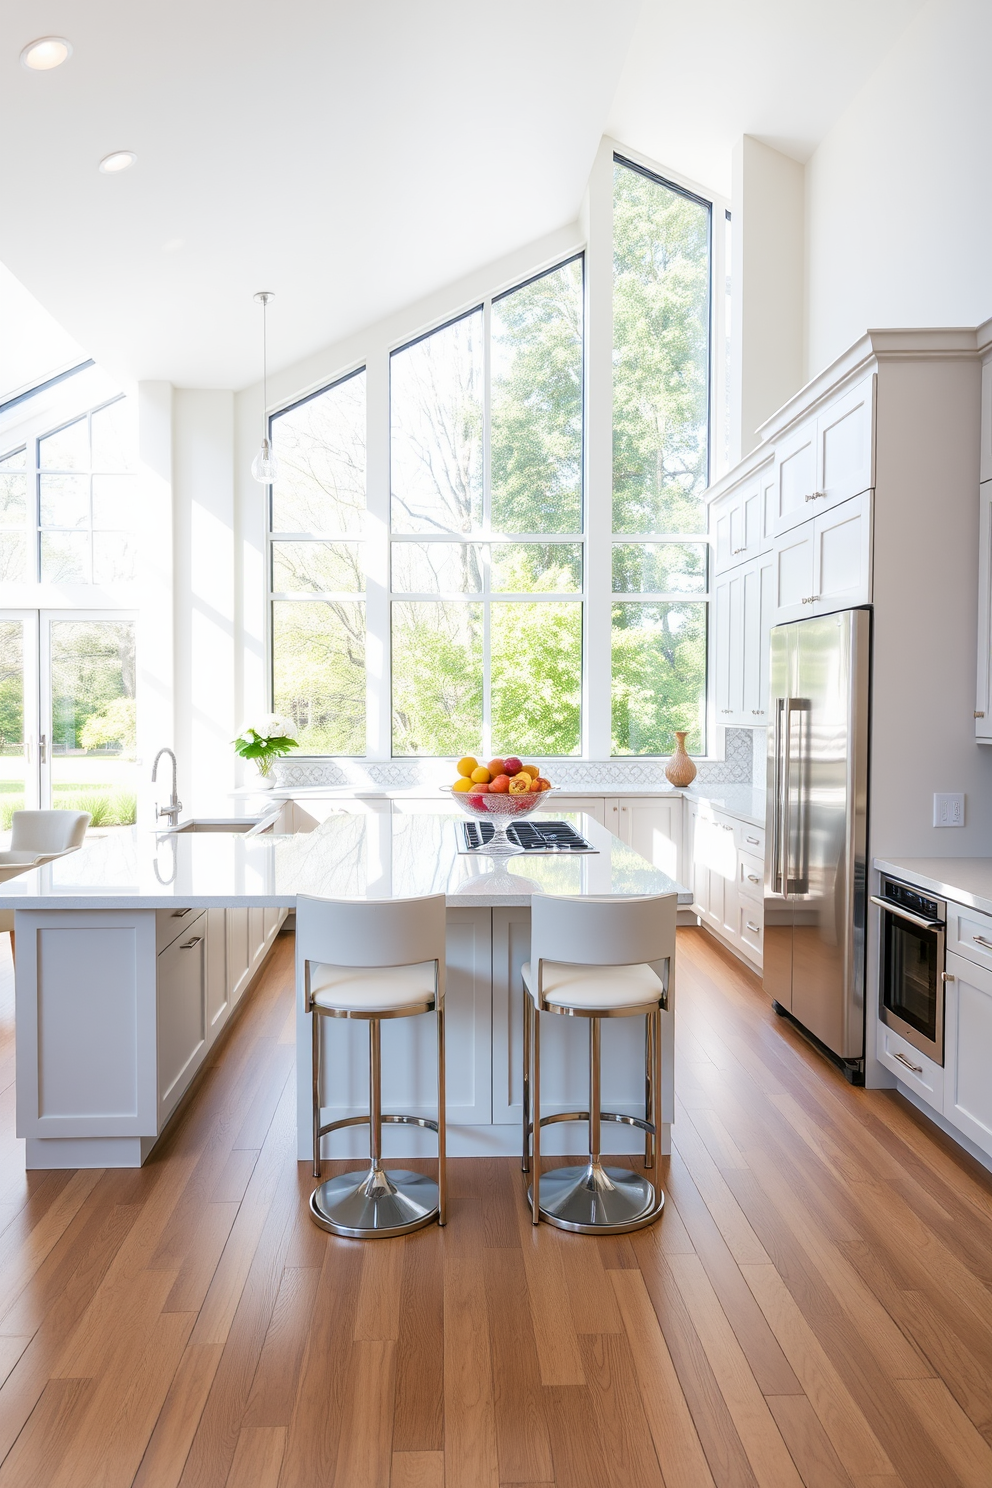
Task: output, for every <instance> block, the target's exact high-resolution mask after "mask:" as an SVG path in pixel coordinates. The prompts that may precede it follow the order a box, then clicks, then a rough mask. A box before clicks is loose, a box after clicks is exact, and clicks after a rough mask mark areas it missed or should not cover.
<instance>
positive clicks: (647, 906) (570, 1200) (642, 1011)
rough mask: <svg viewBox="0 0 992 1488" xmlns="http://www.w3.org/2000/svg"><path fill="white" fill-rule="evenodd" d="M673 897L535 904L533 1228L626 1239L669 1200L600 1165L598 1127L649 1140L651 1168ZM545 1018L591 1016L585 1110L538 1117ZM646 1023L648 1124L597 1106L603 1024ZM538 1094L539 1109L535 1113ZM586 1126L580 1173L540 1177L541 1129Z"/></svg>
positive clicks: (529, 1047)
mask: <svg viewBox="0 0 992 1488" xmlns="http://www.w3.org/2000/svg"><path fill="white" fill-rule="evenodd" d="M676 904H677V896H676V895H675V894H658V895H651V896H650V897H647V896H646V897H643V898H637V899H621V898H609V899H607V898H579V897H574V898H570V897H562V898H550V897H546V896H545V895H543V894H535V895H534V897H533V899H532V901H531V953H530V960H529V961H528V962H527V963H526V965H525V966H524V967H523V973H522V975H523V985H524V997H523V1004H524V1098H523V1170H524V1172H525V1173H528V1172H530V1154H531V1147H532V1145H533V1160H534V1176H533V1179H532V1182H531V1186H530V1189H529V1190H528V1194H527V1197H528V1200H529V1202H530V1206H531V1217H532V1220H533V1222H534V1224H538V1223H539V1221H540V1220H541V1219H544V1220H546V1221H547V1223H548V1224H552V1225H556V1226H557V1227H558V1228H559V1229H561V1230H574V1231H577V1232H578V1233H579V1234H580V1235H621V1234H625V1233H626V1232H627V1231H628V1230H639V1229H642V1228H643V1227H644V1226H645V1225H649V1224H652V1223H653V1222H654V1220H656V1219H657V1218H658V1215H659V1214H660V1213H661V1210H662V1206H663V1204H664V1202H665V1195H664V1193H663V1192H662V1189H661V1185H660V1184H657V1185H655V1184H653V1183H651V1182H650V1180H649V1179H647V1178H642V1177H640V1176H639V1175H638V1174H636V1173H634V1172H632V1171H631V1170H630V1169H629V1168H606V1167H604V1166H603V1164H602V1162H601V1160H600V1151H599V1148H600V1123H601V1122H603V1121H619V1122H623V1123H624V1124H626V1125H628V1126H636V1127H640V1128H641V1130H642V1131H643V1132H644V1133H645V1139H644V1166H645V1168H653V1167H654V1165H655V1161H656V1157H657V1154H658V1150H659V1148H658V1142H659V1137H660V1132H661V1014H662V1012H663V1011H664V1010H665V1009H666V1008H667V1006H668V995H669V989H670V987H671V983H672V970H673V967H674V959H675V916H676ZM541 1013H558V1014H560V1015H561V1016H563V1017H566V1018H588V1019H589V1109H588V1111H567V1112H562V1113H561V1114H560V1115H554V1116H542V1115H541V1016H540V1015H541ZM637 1016H641V1017H643V1018H644V1019H645V1028H644V1069H645V1100H644V1119H643V1120H641V1119H640V1118H639V1117H636V1116H624V1115H620V1114H618V1113H616V1112H614V1111H603V1110H601V1109H600V1104H601V1095H600V1076H601V1067H600V1060H601V1035H602V1028H601V1020H602V1019H603V1018H631V1017H637ZM532 1097H533V1111H532V1109H531V1105H532ZM559 1121H587V1122H588V1123H589V1158H588V1161H587V1162H586V1163H585V1164H584V1165H583V1166H582V1167H568V1168H553V1169H551V1170H549V1171H548V1172H547V1173H545V1174H544V1175H543V1176H542V1174H541V1128H542V1127H545V1126H550V1125H552V1124H553V1123H555V1122H559Z"/></svg>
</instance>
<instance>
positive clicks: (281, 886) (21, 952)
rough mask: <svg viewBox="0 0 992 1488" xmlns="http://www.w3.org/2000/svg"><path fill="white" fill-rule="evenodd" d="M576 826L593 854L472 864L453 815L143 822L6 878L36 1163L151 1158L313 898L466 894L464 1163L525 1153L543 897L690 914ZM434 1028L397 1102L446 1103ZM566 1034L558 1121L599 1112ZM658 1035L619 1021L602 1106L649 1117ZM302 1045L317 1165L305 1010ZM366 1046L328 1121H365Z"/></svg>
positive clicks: (390, 1062) (406, 1133) (331, 1048)
mask: <svg viewBox="0 0 992 1488" xmlns="http://www.w3.org/2000/svg"><path fill="white" fill-rule="evenodd" d="M308 804H310V803H308ZM562 816H563V818H564V819H566V820H571V821H572V822H573V823H574V824H575V825H576V827H577V828H578V830H579V831H580V832H581V833H582V835H583V836H584V837H586V838H587V840H588V841H589V843H590V845H591V846H592V847H593V848H595V849H596V851H595V852H594V853H592V854H589V855H581V856H578V855H576V856H569V855H567V854H555V855H552V856H547V857H545V856H539V857H529V856H528V857H527V858H526V860H524V859H523V858H520V857H518V858H513V859H510V860H509V861H508V862H505V863H503V864H501V865H497V864H495V863H494V861H493V860H492V859H490V858H488V857H480V856H466V855H464V854H462V853H460V852H459V837H458V835H457V829H458V826H459V823H460V821H461V818H460V817H459V816H456V815H453V814H451V813H450V812H443V811H439V812H437V813H436V814H435V813H430V814H426V813H417V814H411V815H402V814H391V813H390V814H387V813H381V812H372V813H352V812H346V811H337V810H332V811H330V812H329V814H327V815H326V816H325V817H324V819H323V820H320V821H318V820H316V819H315V818H314V816H313V815H312V814H310V813H308V812H300V813H299V814H298V817H297V820H298V821H299V820H305V821H306V823H307V825H309V826H310V828H311V829H310V830H298V831H294V832H285V833H279V832H274V831H269V832H262V833H259V834H248V833H245V832H243V831H230V832H225V831H207V832H202V833H201V832H190V833H182V832H178V833H172V832H168V833H153V832H148V831H144V830H142V829H140V828H134V829H132V830H131V831H130V832H128V833H121V834H116V835H113V836H108V837H105V838H102V839H95V840H93V841H91V842H89V843H87V844H86V845H85V846H84V847H83V848H82V849H81V850H80V851H79V852H77V853H73V854H72V855H71V856H70V857H69V858H65V859H60V860H58V861H56V862H54V863H50V864H46V865H44V866H42V867H40V868H37V869H34V870H32V871H30V872H29V873H26V874H23V875H22V876H20V877H18V878H15V879H11V880H9V881H8V882H6V883H3V884H2V885H0V907H2V908H12V909H14V910H15V911H16V934H17V973H16V1017H17V1132H18V1135H19V1136H22V1137H24V1138H25V1139H26V1161H27V1166H28V1167H38V1168H52V1167H56V1168H64V1167H69V1168H81V1167H134V1166H139V1165H140V1164H141V1163H142V1162H143V1161H144V1160H145V1158H146V1157H147V1155H148V1153H149V1152H150V1151H151V1149H152V1147H153V1146H154V1143H155V1142H156V1141H157V1139H158V1137H159V1135H160V1134H161V1132H162V1130H163V1129H164V1127H165V1124H166V1122H167V1121H168V1120H169V1118H170V1116H171V1115H172V1114H173V1112H174V1111H175V1108H176V1106H177V1104H178V1103H179V1101H180V1099H181V1098H182V1095H183V1094H184V1093H185V1091H186V1090H187V1089H188V1087H189V1085H190V1083H191V1081H192V1080H193V1078H194V1076H195V1074H196V1072H197V1070H198V1069H199V1068H200V1066H201V1065H202V1063H203V1061H204V1059H205V1057H206V1055H207V1052H208V1051H209V1049H210V1047H211V1045H212V1043H213V1042H214V1041H215V1040H216V1038H217V1037H218V1036H219V1035H220V1033H221V1032H222V1030H223V1028H224V1026H225V1025H226V1024H227V1022H228V1021H229V1020H230V1018H231V1016H232V1015H233V1013H234V1011H235V1008H236V1004H237V999H238V997H239V996H240V995H241V992H243V990H244V988H245V986H246V985H247V982H248V980H250V976H251V974H253V971H254V970H257V967H258V965H259V964H260V962H261V959H262V958H263V957H264V955H265V953H266V951H267V949H268V947H269V946H270V945H271V943H272V941H273V939H274V938H275V935H276V934H277V933H278V930H279V926H280V924H281V922H282V920H283V919H284V918H285V915H286V913H287V912H289V911H291V910H292V909H293V908H294V906H295V903H296V896H297V895H298V894H315V895H321V896H327V897H332V898H354V899H386V898H390V897H393V896H395V897H397V898H406V897H410V896H413V895H418V894H431V893H444V894H445V895H446V898H447V904H448V937H447V939H448V958H447V1000H446V1008H447V1032H448V1061H447V1080H448V1122H449V1127H448V1132H449V1136H448V1149H449V1152H450V1153H451V1155H452V1156H468V1155H483V1154H486V1155H495V1154H500V1153H510V1152H514V1151H516V1150H517V1147H518V1145H519V1140H520V1138H519V1123H520V1119H521V1112H520V1065H521V1058H522V1053H521V1047H520V1025H521V1005H520V996H521V991H520V976H519V969H520V966H521V965H522V963H523V962H524V961H525V960H526V959H527V956H528V954H529V941H530V900H531V896H532V895H533V894H534V893H535V892H544V893H552V894H556V893H557V894H588V895H600V894H618V895H636V894H663V893H676V894H678V897H679V902H680V903H681V904H688V903H689V902H690V900H691V895H690V894H689V891H688V890H687V889H684V888H682V887H681V886H680V885H679V884H677V883H676V882H674V881H673V880H672V879H671V878H669V877H668V876H667V875H666V874H664V873H662V872H661V871H660V870H658V869H656V868H653V867H652V866H651V865H650V864H649V863H647V862H646V861H645V859H643V858H642V857H640V856H639V854H637V853H636V852H635V851H634V850H633V849H632V848H631V847H629V846H628V845H626V844H625V843H623V842H621V841H620V840H619V838H617V837H615V836H613V835H612V834H611V833H610V832H608V831H607V830H606V829H605V828H604V827H602V826H600V825H599V824H598V823H597V822H595V821H594V820H592V818H590V817H588V816H585V815H582V814H581V813H562ZM281 824H283V825H285V824H286V818H284V820H283V823H281ZM246 927H247V929H246ZM232 957H233V958H234V965H233V966H232ZM246 957H247V961H246ZM673 980H674V979H673ZM239 987H240V991H238V992H237V995H235V989H236V988H239ZM297 995H298V997H299V993H298V994H297ZM672 1018H673V1013H672V1011H670V1012H669V1013H668V1014H667V1015H666V1017H665V1019H664V1022H665V1032H664V1051H663V1053H664V1069H665V1093H664V1102H665V1131H664V1132H663V1134H662V1143H663V1150H667V1148H668V1128H669V1127H670V1123H671V1119H672V1110H673V1092H672ZM430 1021H431V1020H429V1019H427V1018H424V1019H408V1020H407V1019H404V1020H400V1021H398V1022H397V1023H394V1024H392V1025H390V1026H389V1027H388V1030H384V1033H383V1089H384V1096H385V1100H386V1102H387V1109H388V1108H389V1107H392V1108H396V1107H402V1108H403V1109H404V1110H406V1111H407V1112H409V1113H411V1114H419V1113H420V1112H421V1111H423V1113H424V1114H430V1113H431V1111H432V1101H433V1089H434V1085H433V1082H434V1064H433V1029H432V1027H430V1026H429V1024H430ZM561 1021H562V1023H563V1024H564V1025H567V1026H565V1027H562V1028H561V1029H560V1030H559V1029H557V1028H556V1029H555V1031H554V1032H555V1037H553V1038H550V1037H549V1039H548V1040H547V1046H546V1066H545V1074H544V1088H545V1092H546V1095H545V1105H546V1109H547V1110H548V1111H549V1112H550V1111H552V1110H555V1109H574V1108H575V1106H576V1105H579V1106H582V1105H584V1104H585V1098H584V1093H585V1078H586V1059H587V1055H586V1047H585V1040H584V1038H583V1036H582V1035H583V1034H584V1032H585V1030H584V1029H583V1028H579V1027H578V1026H576V1025H575V1024H573V1020H567V1019H563V1020H561ZM641 1037H642V1025H641V1020H640V1019H636V1018H634V1019H617V1020H612V1021H611V1025H610V1028H609V1037H608V1038H607V1037H605V1036H604V1060H603V1090H604V1102H605V1103H606V1104H607V1105H608V1106H609V1107H611V1108H612V1109H615V1110H620V1111H629V1112H630V1113H631V1114H635V1113H638V1112H639V1109H640V1103H641V1102H642V1100H643V1056H642V1052H641V1048H642V1046H641V1044H640V1042H639V1040H640V1039H641ZM297 1038H298V1045H297V1047H298V1073H299V1077H298V1080H297V1088H298V1101H299V1107H298V1111H299V1156H300V1157H301V1158H306V1157H309V1156H310V1155H311V1153H310V1141H311V1138H310V1126H311V1122H310V1074H309V1070H310V1031H309V1017H308V1016H307V1015H305V1014H304V1013H303V1010H302V1007H301V1006H299V1005H298V1016H297ZM365 1038H366V1030H365V1028H364V1027H362V1026H359V1025H358V1024H352V1023H345V1024H344V1025H343V1026H341V1025H339V1026H338V1027H336V1028H334V1029H333V1031H332V1033H331V1035H329V1036H328V1043H327V1046H326V1050H325V1053H326V1058H325V1063H324V1067H325V1070H326V1078H327V1084H326V1096H327V1104H326V1110H327V1113H328V1114H327V1117H326V1118H325V1119H332V1118H336V1117H337V1116H339V1115H341V1116H344V1115H355V1114H358V1113H359V1111H360V1110H361V1109H363V1106H364V1101H365V1098H366V1091H365V1084H366V1078H367V1075H366V1071H367V1056H366V1050H365ZM639 1071H640V1075H639ZM550 1131H551V1133H553V1134H554V1136H555V1138H556V1139H558V1140H559V1141H560V1150H562V1151H570V1150H576V1151H578V1150H580V1149H581V1142H582V1136H583V1132H582V1129H581V1128H574V1129H573V1128H571V1127H567V1126H565V1125H560V1126H555V1127H553V1128H551V1129H550ZM611 1135H612V1133H611ZM362 1137H363V1133H361V1131H351V1132H348V1131H346V1132H344V1133H341V1134H340V1135H339V1136H338V1138H336V1139H335V1146H334V1148H333V1151H334V1152H335V1154H340V1155H350V1154H351V1153H357V1152H359V1151H360V1150H361V1141H362ZM628 1137H629V1138H630V1141H631V1144H632V1150H633V1149H634V1146H636V1143H635V1142H634V1140H633V1134H632V1133H630V1132H629V1129H628V1128H618V1129H617V1142H618V1145H619V1144H621V1143H622V1142H623V1141H624V1140H625V1139H627V1138H628ZM391 1139H392V1143H393V1144H394V1145H393V1146H392V1148H391V1150H394V1151H396V1152H397V1153H398V1154H401V1155H415V1154H417V1153H419V1152H420V1151H421V1150H423V1151H424V1152H426V1151H427V1150H428V1149H427V1147H426V1145H424V1146H423V1148H421V1146H419V1145H418V1143H419V1142H423V1141H424V1140H425V1139H424V1134H423V1133H421V1132H420V1131H419V1130H416V1129H414V1128H397V1129H396V1133H395V1136H393V1135H392V1133H391ZM349 1142H351V1144H352V1145H351V1146H350V1147H349V1145H348V1144H349ZM570 1144H571V1145H570ZM546 1145H547V1144H546ZM548 1150H549V1151H553V1150H554V1148H552V1147H549V1148H548Z"/></svg>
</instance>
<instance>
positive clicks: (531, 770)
mask: <svg viewBox="0 0 992 1488" xmlns="http://www.w3.org/2000/svg"><path fill="white" fill-rule="evenodd" d="M520 773H521V774H522V775H529V776H530V778H531V780H536V779H537V777H538V775H540V773H541V767H540V765H521V767H520Z"/></svg>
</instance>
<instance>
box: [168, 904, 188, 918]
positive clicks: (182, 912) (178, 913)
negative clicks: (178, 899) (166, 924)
mask: <svg viewBox="0 0 992 1488" xmlns="http://www.w3.org/2000/svg"><path fill="white" fill-rule="evenodd" d="M192 913H193V909H192V906H191V907H190V908H189V909H174V910H173V911H172V918H173V919H174V920H183V919H185V918H186V916H187V915H188V914H192Z"/></svg>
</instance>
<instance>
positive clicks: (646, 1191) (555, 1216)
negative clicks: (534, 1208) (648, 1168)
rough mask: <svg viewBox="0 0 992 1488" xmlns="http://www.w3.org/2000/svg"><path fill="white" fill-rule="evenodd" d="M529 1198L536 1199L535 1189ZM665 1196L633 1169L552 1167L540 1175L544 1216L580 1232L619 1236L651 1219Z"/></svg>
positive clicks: (590, 1165)
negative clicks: (534, 1196) (534, 1197)
mask: <svg viewBox="0 0 992 1488" xmlns="http://www.w3.org/2000/svg"><path fill="white" fill-rule="evenodd" d="M527 1199H528V1202H529V1203H533V1189H528V1191H527ZM664 1202H665V1195H664V1194H663V1193H662V1191H661V1190H660V1189H657V1190H656V1189H655V1186H654V1184H653V1183H651V1182H649V1180H648V1179H647V1178H642V1177H641V1176H640V1175H639V1174H638V1173H634V1172H632V1171H631V1169H630V1168H604V1167H603V1165H602V1164H601V1163H599V1162H590V1163H587V1164H586V1166H585V1167H582V1168H549V1169H547V1170H546V1171H545V1172H543V1173H542V1174H541V1204H540V1214H541V1218H542V1219H543V1220H545V1221H546V1222H547V1223H548V1224H551V1225H557V1227H558V1229H560V1230H573V1231H575V1232H576V1233H577V1234H580V1235H621V1234H625V1233H626V1232H627V1231H628V1230H638V1229H640V1228H641V1227H642V1226H643V1225H649V1224H653V1223H654V1221H655V1220H656V1219H657V1218H658V1215H659V1214H660V1213H661V1210H662V1206H663V1205H664Z"/></svg>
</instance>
